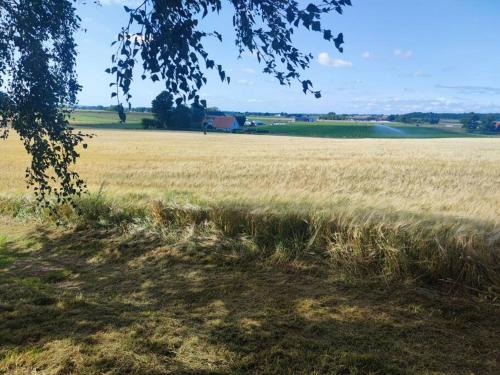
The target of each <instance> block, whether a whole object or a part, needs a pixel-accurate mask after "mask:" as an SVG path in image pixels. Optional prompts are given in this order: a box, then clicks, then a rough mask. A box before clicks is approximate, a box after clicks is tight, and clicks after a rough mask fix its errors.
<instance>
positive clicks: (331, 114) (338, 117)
mask: <svg viewBox="0 0 500 375" xmlns="http://www.w3.org/2000/svg"><path fill="white" fill-rule="evenodd" d="M349 118H350V116H349V115H338V114H336V113H335V112H329V113H328V114H326V115H321V116H319V119H320V120H328V121H345V120H349Z"/></svg>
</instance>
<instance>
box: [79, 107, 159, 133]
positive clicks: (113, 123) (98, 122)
mask: <svg viewBox="0 0 500 375" xmlns="http://www.w3.org/2000/svg"><path fill="white" fill-rule="evenodd" d="M143 118H153V115H152V114H151V113H135V112H131V113H127V121H126V123H125V124H124V125H121V124H120V120H119V118H118V113H116V112H110V111H75V112H74V113H73V114H72V116H71V119H70V122H71V124H72V125H77V126H82V127H86V128H95V129H142V124H141V122H142V119H143Z"/></svg>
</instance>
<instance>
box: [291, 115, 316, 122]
mask: <svg viewBox="0 0 500 375" xmlns="http://www.w3.org/2000/svg"><path fill="white" fill-rule="evenodd" d="M295 121H296V122H316V117H314V116H309V115H297V116H295Z"/></svg>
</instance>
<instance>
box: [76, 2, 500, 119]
mask: <svg viewBox="0 0 500 375" xmlns="http://www.w3.org/2000/svg"><path fill="white" fill-rule="evenodd" d="M134 1H135V0H101V3H102V6H101V7H98V6H95V5H93V4H87V5H79V6H78V7H79V14H80V16H81V17H82V19H83V27H85V28H86V29H87V32H86V33H84V32H80V33H79V35H78V37H77V42H78V44H79V58H78V73H79V78H80V83H81V84H82V85H83V91H82V92H81V94H80V96H79V99H80V104H82V105H97V104H104V105H107V104H113V103H114V101H113V100H111V98H110V93H111V92H110V88H109V87H108V84H109V82H110V81H111V77H110V76H109V75H107V74H106V73H104V69H105V68H106V67H108V66H109V65H110V56H111V54H112V49H111V47H110V43H111V42H112V41H113V40H114V39H115V37H116V34H117V33H118V31H119V30H120V27H121V26H122V25H124V24H125V23H126V21H127V17H126V14H125V12H124V10H123V4H133V3H134ZM223 3H224V4H225V5H226V8H227V10H226V11H223V12H222V14H221V15H219V16H218V17H210V18H209V19H207V20H206V21H205V23H204V27H206V29H207V30H210V29H214V28H217V29H218V30H219V31H221V32H222V34H223V36H224V41H223V42H222V44H221V43H219V42H218V41H211V42H209V43H208V50H209V51H210V52H211V53H212V54H213V56H214V57H215V59H216V61H217V62H219V63H222V64H223V65H224V67H225V69H226V71H227V72H228V74H229V75H230V76H231V79H232V82H231V84H230V85H227V84H223V83H221V82H220V80H219V79H218V77H217V76H216V74H214V73H211V72H209V73H208V74H207V77H208V79H209V83H208V85H207V86H206V87H205V88H204V89H203V90H202V92H201V95H202V96H203V97H204V98H205V99H206V100H207V101H208V104H209V105H210V106H218V107H220V108H223V109H226V110H238V111H269V112H280V111H284V112H306V113H322V112H330V111H334V112H337V113H404V112H412V111H434V112H445V111H446V112H464V111H476V112H500V69H499V67H500V48H499V46H500V45H499V42H498V35H500V23H499V22H498V16H499V15H500V1H498V0H411V1H410V0H376V1H375V0H353V7H350V8H348V9H347V11H346V12H345V14H344V15H342V16H340V15H337V14H331V15H327V16H326V17H325V18H324V21H323V22H324V24H325V26H328V27H329V28H331V29H332V30H334V31H335V32H343V33H344V39H345V42H346V43H345V45H344V53H343V54H340V53H338V52H337V51H336V49H335V48H334V46H333V45H332V44H330V43H328V42H325V41H323V40H322V39H321V36H320V35H319V34H316V33H313V32H300V33H298V34H296V40H295V42H296V45H297V46H298V47H299V48H300V49H302V50H303V51H308V52H311V53H312V54H313V55H314V56H315V60H314V61H313V62H312V64H311V68H310V69H309V70H308V71H307V72H305V73H304V77H307V78H309V79H311V80H312V81H313V83H314V84H315V88H316V89H320V90H321V91H322V93H323V97H322V98H321V99H315V98H314V97H313V96H311V95H307V96H306V95H304V94H303V93H302V91H301V90H300V87H298V86H292V87H283V86H280V85H279V84H278V83H277V81H275V80H274V79H273V78H272V77H271V76H268V75H265V74H263V73H262V72H261V70H262V67H261V66H259V64H258V63H257V61H256V59H255V58H254V57H253V56H243V58H242V59H240V60H238V59H237V55H238V52H237V50H236V47H235V46H234V42H233V40H234V37H233V35H234V34H233V31H232V30H231V19H230V16H231V14H230V11H229V10H230V5H229V4H228V2H227V1H223ZM307 3H308V1H304V4H307ZM228 5H229V6H228ZM139 76H140V74H137V77H136V81H135V83H134V86H133V87H132V90H133V92H132V94H133V96H134V97H133V99H132V104H133V105H134V106H149V105H150V103H151V100H152V99H153V98H154V97H155V96H156V95H157V94H158V93H159V92H160V91H161V90H162V89H163V86H162V84H161V83H155V84H153V83H152V82H149V81H141V79H140V77H139Z"/></svg>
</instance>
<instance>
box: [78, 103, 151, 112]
mask: <svg viewBox="0 0 500 375" xmlns="http://www.w3.org/2000/svg"><path fill="white" fill-rule="evenodd" d="M77 108H78V109H81V110H84V111H112V112H117V106H116V105H108V106H104V105H79V106H78V107H77ZM125 112H138V113H146V112H151V107H132V108H125Z"/></svg>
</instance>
